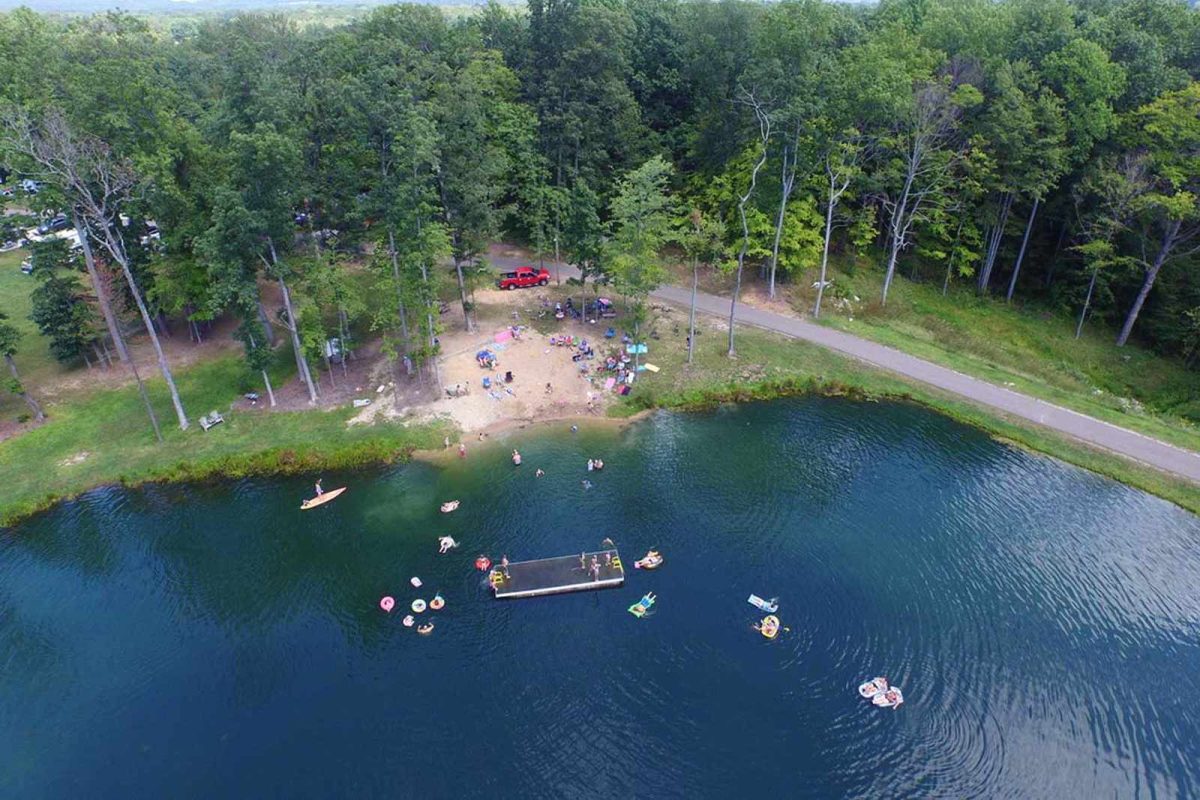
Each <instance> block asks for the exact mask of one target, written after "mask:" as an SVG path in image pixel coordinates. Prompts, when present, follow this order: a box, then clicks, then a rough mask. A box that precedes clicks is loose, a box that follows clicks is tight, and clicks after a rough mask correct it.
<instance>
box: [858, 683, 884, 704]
mask: <svg viewBox="0 0 1200 800" xmlns="http://www.w3.org/2000/svg"><path fill="white" fill-rule="evenodd" d="M884 691H887V681H886V680H884V679H883V678H875V679H873V680H869V681H867V682H866V683H864V684H862V685H861V686H859V687H858V693H859V694H860V695H862V696H863V698H864V699H867V700H870V699H871V698H872V697H874V696H875V695H877V694H879V693H880V692H884Z"/></svg>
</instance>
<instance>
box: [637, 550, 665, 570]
mask: <svg viewBox="0 0 1200 800" xmlns="http://www.w3.org/2000/svg"><path fill="white" fill-rule="evenodd" d="M662 563H663V557H662V553H660V552H658V551H657V550H651V551H650V552H648V553H646V557H645V558H641V559H638V560H637V561H635V562H633V566H635V567H637V568H638V569H658V568H659V567H661V566H662Z"/></svg>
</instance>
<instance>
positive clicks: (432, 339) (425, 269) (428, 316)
mask: <svg viewBox="0 0 1200 800" xmlns="http://www.w3.org/2000/svg"><path fill="white" fill-rule="evenodd" d="M421 280H422V281H423V282H424V283H425V287H426V292H428V291H429V265H428V264H426V263H425V262H424V261H422V262H421ZM433 299H434V298H432V297H430V303H431V304H430V305H429V307H428V309H427V310H426V312H425V320H426V323H427V324H428V326H429V365H430V366H431V367H432V368H433V382H434V384H435V385H436V387H437V392H438V394H439V395H440V394H441V393H442V372H441V370H440V369H438V363H437V349H438V345H437V328H436V327H435V326H434V323H433V306H432V301H433Z"/></svg>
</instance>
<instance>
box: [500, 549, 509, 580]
mask: <svg viewBox="0 0 1200 800" xmlns="http://www.w3.org/2000/svg"><path fill="white" fill-rule="evenodd" d="M500 571H501V572H503V573H504V580H508V554H507V553H505V554H504V555H502V556H500Z"/></svg>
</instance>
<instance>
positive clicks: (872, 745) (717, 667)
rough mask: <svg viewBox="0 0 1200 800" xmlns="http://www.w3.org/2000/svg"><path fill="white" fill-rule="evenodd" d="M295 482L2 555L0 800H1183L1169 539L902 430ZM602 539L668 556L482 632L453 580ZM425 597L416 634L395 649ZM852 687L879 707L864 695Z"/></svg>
mask: <svg viewBox="0 0 1200 800" xmlns="http://www.w3.org/2000/svg"><path fill="white" fill-rule="evenodd" d="M514 444H515V445H517V446H519V447H520V449H521V451H522V454H523V456H524V465H523V466H522V467H519V468H514V467H513V465H512V464H511V463H510V461H509V459H508V454H509V451H510V450H511V447H512V446H514ZM595 456H600V457H602V458H603V459H604V461H605V463H606V467H605V469H604V470H603V471H602V472H594V473H590V474H589V473H588V472H587V471H586V469H585V464H586V461H587V459H588V458H589V457H595ZM539 467H540V468H542V469H544V470H545V472H546V475H545V477H542V478H537V477H535V476H534V471H535V470H536V469H538V468H539ZM324 478H325V481H324V483H325V486H326V488H331V487H335V486H339V485H343V484H346V485H349V486H350V490H349V491H348V492H347V493H346V494H345V495H343V496H342V497H340V498H339V499H338V500H337V501H335V502H334V503H331V504H329V505H327V506H324V507H322V508H319V509H315V510H312V511H304V512H302V511H300V510H299V502H300V499H301V498H303V497H305V496H307V495H308V494H309V492H310V490H311V480H298V479H297V480H277V481H241V482H237V483H231V484H228V485H223V486H213V485H200V486H182V487H150V488H147V489H144V490H139V491H119V490H104V491H98V492H94V493H92V494H90V495H88V496H86V497H84V498H81V499H80V500H79V501H76V502H73V503H68V504H64V505H62V506H60V507H58V508H56V509H54V510H53V511H51V512H50V513H48V514H45V515H42V516H40V517H38V518H36V519H34V520H31V521H29V522H28V523H26V524H25V525H23V526H21V527H20V528H18V529H17V530H15V531H13V532H12V535H9V536H6V537H4V538H3V539H0V653H3V656H2V658H3V662H2V663H3V667H4V668H3V670H2V671H0V794H3V795H4V796H12V797H61V796H64V795H70V794H78V793H80V792H84V793H86V794H87V795H88V796H92V797H128V796H164V795H165V796H176V797H178V796H196V797H211V796H222V795H237V796H268V795H286V796H290V797H329V796H341V795H348V794H353V795H354V796H387V797H394V796H402V797H430V796H483V795H491V796H496V795H499V796H520V797H563V796H570V797H590V796H597V795H601V794H604V795H619V796H696V797H701V796H704V797H723V796H789V797H790V796H812V797H830V796H847V795H850V796H888V797H929V796H955V797H965V796H988V797H1006V796H1011V797H1029V796H1056V797H1090V796H1094V795H1104V796H1111V795H1118V796H1136V795H1139V794H1145V795H1158V796H1174V795H1187V794H1193V793H1195V792H1196V791H1198V790H1200V768H1198V767H1197V763H1198V762H1200V745H1197V744H1196V742H1198V741H1200V719H1198V718H1197V716H1196V715H1194V714H1191V713H1190V711H1189V709H1188V708H1187V706H1186V699H1185V698H1186V693H1181V692H1179V691H1178V687H1180V686H1189V685H1190V684H1191V683H1192V682H1194V677H1195V676H1194V669H1195V665H1196V664H1197V663H1200V644H1197V641H1198V636H1197V634H1200V555H1198V552H1200V551H1198V550H1197V544H1200V520H1197V519H1196V518H1195V517H1192V516H1190V515H1188V514H1186V513H1184V512H1181V511H1179V510H1178V509H1176V508H1174V507H1172V506H1170V505H1168V504H1166V503H1164V502H1161V501H1159V500H1156V499H1154V498H1152V497H1149V496H1146V495H1144V494H1141V493H1138V492H1136V491H1133V490H1130V489H1127V488H1125V487H1122V486H1119V485H1117V484H1114V483H1112V482H1110V481H1107V480H1104V479H1101V478H1098V477H1096V476H1093V475H1090V474H1087V473H1084V472H1082V471H1079V470H1076V469H1074V468H1071V467H1068V466H1065V465H1062V464H1059V463H1057V462H1054V461H1050V460H1047V459H1042V458H1037V457H1034V456H1031V455H1028V454H1026V453H1023V452H1021V451H1018V450H1014V449H1011V448H1008V447H1005V446H1002V445H999V444H997V443H995V442H993V441H991V440H989V439H987V438H986V437H984V436H983V435H982V434H980V433H978V432H976V431H974V430H972V429H969V428H965V427H962V426H959V425H956V424H954V423H952V422H950V421H948V420H946V419H944V418H941V417H938V416H937V415H934V414H932V413H929V412H926V411H924V410H922V409H919V408H915V407H911V406H908V405H904V404H859V403H853V402H849V401H844V400H836V399H803V400H792V401H781V402H775V403H768V404H761V405H750V406H742V407H723V408H720V409H717V410H715V411H713V412H711V413H707V414H697V415H677V414H658V415H655V416H653V417H651V418H650V419H648V420H646V421H644V422H642V423H639V424H637V425H634V426H631V427H629V428H627V429H624V430H622V431H620V432H613V431H607V430H606V431H593V430H584V431H581V432H579V433H576V434H572V433H570V432H569V431H567V430H565V429H564V430H556V429H547V430H541V431H538V432H535V433H526V434H513V435H512V437H511V438H509V439H506V440H502V441H497V442H494V443H492V444H491V445H489V446H479V445H477V446H475V447H472V448H471V452H470V454H469V456H468V458H466V459H465V460H457V459H456V460H454V461H452V462H451V463H446V464H443V465H441V466H431V465H426V464H411V465H407V466H404V467H401V468H394V469H390V470H386V471H381V472H378V473H367V474H364V473H355V474H353V475H326V476H324ZM585 479H586V480H590V481H591V482H592V484H593V486H592V488H591V489H590V490H585V489H584V488H583V486H582V483H581V482H582V481H583V480H585ZM449 499H458V500H461V501H462V505H461V507H460V508H459V510H457V511H455V512H454V513H452V514H441V513H439V512H438V506H439V505H440V504H441V503H442V502H444V501H446V500H449ZM444 534H449V535H451V536H453V537H454V538H455V539H456V540H458V541H459V542H460V545H461V546H460V547H459V548H458V549H457V550H453V551H451V552H450V553H449V554H446V555H439V554H438V548H437V539H438V537H439V536H441V535H444ZM604 537H612V538H613V539H614V540H615V541H616V543H617V544H618V546H619V547H621V549H622V555H623V557H624V559H625V561H626V563H627V564H632V562H633V560H635V559H636V558H638V557H640V556H641V554H642V553H644V552H645V551H646V550H648V549H650V548H654V549H658V550H661V551H662V552H663V553H664V555H665V557H666V563H665V564H664V566H663V567H662V568H661V569H659V570H656V571H654V572H643V571H640V570H637V571H632V570H631V571H630V574H629V579H628V582H627V585H626V586H625V587H622V588H620V589H613V590H607V591H601V592H587V593H581V594H577V595H570V596H561V597H552V598H541V599H535V600H521V601H509V602H497V601H494V600H492V599H491V598H490V597H489V595H488V593H487V591H486V579H485V578H484V576H483V575H482V574H481V573H480V572H478V571H477V570H476V569H475V567H474V560H475V557H476V556H477V555H479V554H488V555H490V556H491V557H492V559H493V560H497V561H498V560H499V558H500V556H501V555H508V556H509V557H510V558H511V559H513V560H519V559H525V558H538V557H543V556H548V555H562V554H567V553H574V552H578V551H581V550H583V549H591V548H594V547H596V546H597V545H598V544H599V542H600V540H601V539H603V538H604ZM413 576H419V577H420V578H421V580H422V581H423V586H422V587H421V588H420V589H414V588H413V587H412V586H411V585H410V584H409V579H410V578H411V577H413ZM647 591H653V592H654V593H655V594H656V595H657V596H658V602H657V603H656V604H655V606H654V608H653V610H652V612H651V613H649V614H647V615H646V616H645V617H644V618H643V619H635V618H634V617H633V616H632V615H630V614H629V613H628V612H627V608H628V607H629V606H630V605H631V604H632V603H634V602H636V601H637V599H638V598H640V597H641V596H642V595H643V594H645V593H646V592H647ZM435 592H436V593H440V594H441V595H442V596H443V597H444V598H445V599H446V603H447V606H446V609H445V610H443V611H440V612H437V613H436V614H435V613H433V612H428V611H427V612H425V613H424V614H422V615H418V616H419V618H420V621H425V620H428V619H432V620H433V621H434V622H435V623H436V627H435V630H434V632H433V634H432V635H430V636H428V637H422V636H419V635H417V634H416V632H415V631H414V630H413V629H410V628H405V627H404V626H403V625H402V624H401V619H402V617H403V616H404V615H405V614H407V613H409V610H408V609H409V605H410V603H411V602H412V601H413V600H414V599H416V598H421V599H424V600H428V599H430V598H431V597H433V595H434V594H435ZM752 592H753V593H756V594H759V595H760V596H775V595H778V596H779V597H780V598H781V599H780V611H779V616H780V617H781V618H782V619H783V622H784V625H785V626H786V628H787V629H786V630H785V631H784V632H783V633H782V634H781V635H780V636H779V638H778V639H776V640H774V641H766V640H764V639H763V638H762V637H761V636H759V635H758V634H757V633H756V632H755V631H754V630H753V629H752V628H751V625H752V623H754V622H755V621H756V620H758V619H759V618H761V612H759V611H758V610H757V609H755V608H753V607H752V606H750V605H749V604H747V602H746V598H747V596H748V595H749V594H750V593H752ZM385 594H388V595H392V596H394V597H395V599H396V609H395V611H393V612H392V613H391V614H386V613H384V612H382V611H381V610H380V609H379V607H378V602H379V599H380V597H381V596H383V595H385ZM877 674H886V675H887V676H888V677H889V678H890V679H891V680H892V681H893V683H896V684H897V685H900V686H902V687H903V688H904V693H905V698H906V703H905V704H904V706H903V707H901V708H900V709H899V710H898V711H895V712H892V711H887V710H881V709H875V708H872V707H871V706H870V705H869V704H867V703H864V702H863V701H862V700H861V699H859V698H858V696H857V694H856V692H855V687H856V686H857V684H858V683H859V682H861V681H862V680H865V679H867V678H869V677H872V676H874V675H877Z"/></svg>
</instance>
